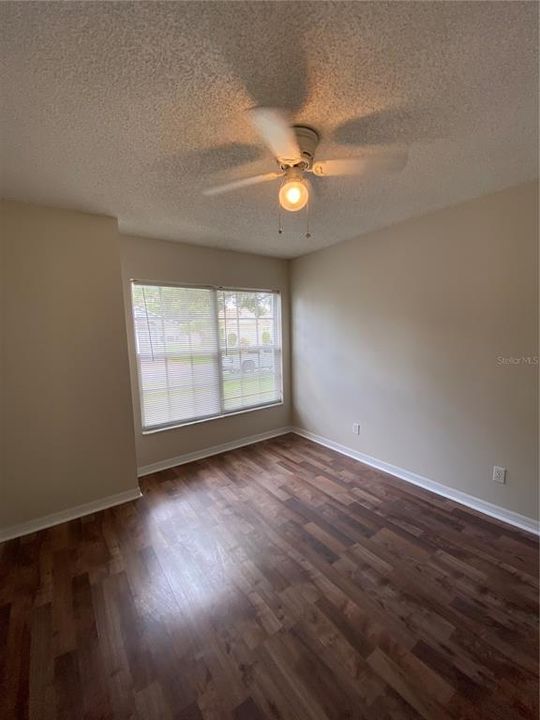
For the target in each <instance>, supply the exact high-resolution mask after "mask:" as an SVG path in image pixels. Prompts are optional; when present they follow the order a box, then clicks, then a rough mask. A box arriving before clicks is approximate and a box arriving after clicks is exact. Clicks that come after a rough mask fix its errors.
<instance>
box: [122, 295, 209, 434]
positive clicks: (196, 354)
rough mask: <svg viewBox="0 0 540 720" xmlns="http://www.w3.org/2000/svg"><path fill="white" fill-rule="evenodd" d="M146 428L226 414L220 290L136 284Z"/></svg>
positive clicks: (143, 409) (137, 337) (137, 322)
mask: <svg viewBox="0 0 540 720" xmlns="http://www.w3.org/2000/svg"><path fill="white" fill-rule="evenodd" d="M133 316H134V323H135V341H136V349H137V359H138V370H139V386H140V395H141V408H142V418H143V427H144V428H145V429H151V428H156V427H160V426H167V425H175V424H180V423H182V422H189V421H190V420H195V419H198V418H203V417H212V416H215V415H219V414H220V413H221V390H220V376H219V362H218V342H217V337H216V327H217V323H216V307H215V291H214V290H211V289H203V288H182V287H162V286H156V285H144V284H135V283H134V284H133Z"/></svg>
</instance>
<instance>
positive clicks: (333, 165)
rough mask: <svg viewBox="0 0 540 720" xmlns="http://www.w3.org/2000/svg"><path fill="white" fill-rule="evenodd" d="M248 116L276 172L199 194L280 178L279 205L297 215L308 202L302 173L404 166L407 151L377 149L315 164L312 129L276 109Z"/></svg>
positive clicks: (255, 111) (359, 171)
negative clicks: (268, 150)
mask: <svg viewBox="0 0 540 720" xmlns="http://www.w3.org/2000/svg"><path fill="white" fill-rule="evenodd" d="M248 114H249V119H250V121H251V123H252V125H253V127H254V128H255V130H257V132H258V133H259V135H260V136H261V138H262V140H263V141H264V143H265V144H266V145H267V147H268V148H269V149H270V150H271V152H272V154H273V155H274V157H275V159H276V161H277V164H278V169H277V170H275V171H274V172H268V173H264V174H262V175H253V176H252V177H246V178H241V179H239V180H232V181H231V182H228V183H225V184H223V185H217V186H215V187H211V188H207V189H206V190H204V191H203V193H204V195H220V194H221V193H226V192H230V191H231V190H237V189H238V188H242V187H247V186H249V185H258V184H259V183H264V182H268V181H270V180H277V179H278V178H281V180H282V183H281V187H280V190H279V204H280V205H281V207H282V208H283V209H284V210H288V211H289V212H297V211H298V210H302V208H303V207H305V206H306V204H307V202H308V200H309V193H310V186H309V182H307V179H306V177H305V174H306V173H312V174H313V175H315V176H316V177H321V178H324V177H334V176H339V175H366V176H371V175H372V174H373V173H378V172H392V171H394V172H395V171H399V170H402V169H403V168H404V167H405V165H406V163H407V151H406V150H404V149H403V148H385V149H380V148H379V149H377V150H374V151H369V152H364V153H363V154H362V155H359V156H358V157H355V158H344V159H342V160H320V161H315V150H316V149H317V146H318V144H319V134H318V133H317V132H316V131H315V130H313V129H312V128H310V127H306V126H304V125H290V124H289V120H288V118H287V115H286V113H285V112H284V111H283V110H279V109H277V108H268V107H256V108H253V109H251V110H249V111H248Z"/></svg>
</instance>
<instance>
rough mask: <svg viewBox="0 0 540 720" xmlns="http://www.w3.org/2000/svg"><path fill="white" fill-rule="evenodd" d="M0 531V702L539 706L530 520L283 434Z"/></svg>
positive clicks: (243, 716)
mask: <svg viewBox="0 0 540 720" xmlns="http://www.w3.org/2000/svg"><path fill="white" fill-rule="evenodd" d="M142 489H143V491H144V497H143V498H141V499H140V500H138V501H136V502H132V503H128V504H126V505H123V506H120V507H117V508H114V509H111V510H107V511H105V512H101V513H96V514H95V515H93V516H88V517H87V518H82V519H80V520H75V521H73V522H70V523H65V524H63V525H59V526H56V527H54V528H51V529H49V530H46V531H43V532H40V533H36V534H34V535H31V536H27V537H24V538H20V539H18V540H13V541H10V542H8V543H5V544H4V545H3V546H2V552H1V558H0V568H1V572H2V585H1V590H0V648H1V652H2V655H1V657H2V661H1V663H2V664H1V667H0V673H1V680H2V689H1V698H2V699H1V700H0V702H2V703H3V708H2V714H1V717H2V718H27V717H29V718H32V719H36V718H40V719H41V718H47V719H49V718H68V719H71V718H77V719H79V718H80V719H84V720H86V719H94V718H118V719H122V718H137V719H140V720H152V719H154V718H159V719H160V720H161V719H163V720H170V719H172V718H174V719H177V720H180V719H182V720H195V719H197V718H198V719H199V720H200V719H201V718H205V719H210V718H212V719H214V718H215V719H218V720H225V719H227V718H229V719H231V718H232V719H234V720H260V719H261V718H267V719H268V720H272V719H274V720H276V719H283V720H311V719H313V720H324V719H325V718H336V719H339V720H342V719H343V720H345V718H358V719H360V718H365V719H366V720H384V719H385V718H392V719H396V718H398V719H399V718H404V719H407V720H409V719H412V718H429V719H430V720H431V719H433V720H447V719H456V718H463V719H465V718H467V719H469V718H470V719H471V720H481V719H483V718H485V719H486V720H488V719H489V720H497V719H500V720H511V719H513V718H516V719H517V718H536V717H537V713H538V710H537V699H538V643H537V638H538V627H537V609H538V608H537V596H538V547H537V543H536V541H535V540H534V539H533V538H532V536H530V535H527V534H525V533H521V532H519V531H515V530H512V529H511V528H509V527H507V526H504V525H503V524H501V523H498V522H496V521H491V520H489V519H487V518H486V517H482V516H480V515H477V514H475V513H473V512H469V511H467V510H466V509H464V508H463V507H461V506H458V505H456V504H454V503H452V502H450V501H447V500H445V499H442V498H440V497H437V496H434V495H431V494H429V493H427V492H425V491H423V490H420V489H418V488H415V487H414V486H412V485H408V484H407V483H404V482H402V481H399V480H396V479H394V478H391V477H389V476H387V475H384V474H382V473H379V472H376V471H374V470H372V469H370V468H367V467H365V466H363V465H361V464H359V463H357V462H355V461H354V460H350V459H348V458H345V457H343V456H340V455H338V454H336V453H334V452H332V451H330V450H326V449H324V448H321V447H319V446H317V445H314V444H313V443H310V442H309V441H307V440H304V439H301V438H299V437H297V436H292V435H289V436H284V437H282V438H278V439H275V440H270V441H267V442H264V443H260V444H258V445H254V446H251V447H248V448H244V449H241V450H236V451H233V452H229V453H227V454H224V455H221V456H216V457H213V458H210V459H207V460H204V461H200V462H196V463H192V464H190V465H184V466H182V467H179V468H176V469H174V470H168V471H165V472H162V473H158V474H156V475H153V476H149V477H147V478H145V479H144V480H143V482H142Z"/></svg>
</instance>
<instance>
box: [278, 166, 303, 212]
mask: <svg viewBox="0 0 540 720" xmlns="http://www.w3.org/2000/svg"><path fill="white" fill-rule="evenodd" d="M308 200H309V190H308V187H307V185H306V183H305V182H304V180H303V179H302V175H301V174H300V173H299V172H290V171H288V172H287V174H286V176H285V181H284V183H283V184H282V186H281V188H280V189H279V204H280V205H281V207H282V208H283V209H284V210H287V211H288V212H298V210H302V208H304V207H305V206H306V204H307V201H308Z"/></svg>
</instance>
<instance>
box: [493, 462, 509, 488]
mask: <svg viewBox="0 0 540 720" xmlns="http://www.w3.org/2000/svg"><path fill="white" fill-rule="evenodd" d="M493 482H496V483H500V484H501V485H504V484H505V483H506V468H503V467H500V466H499V465H494V467H493Z"/></svg>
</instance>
